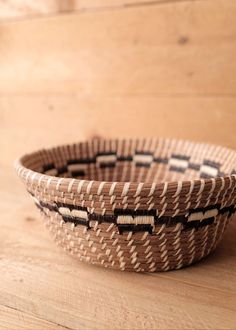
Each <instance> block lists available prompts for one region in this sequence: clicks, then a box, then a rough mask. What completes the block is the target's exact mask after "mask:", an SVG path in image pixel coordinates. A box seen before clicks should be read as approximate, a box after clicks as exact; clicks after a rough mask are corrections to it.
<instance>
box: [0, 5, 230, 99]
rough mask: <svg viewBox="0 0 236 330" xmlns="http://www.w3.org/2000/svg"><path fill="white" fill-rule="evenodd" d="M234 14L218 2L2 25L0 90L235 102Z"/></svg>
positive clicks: (145, 7)
mask: <svg viewBox="0 0 236 330" xmlns="http://www.w3.org/2000/svg"><path fill="white" fill-rule="evenodd" d="M208 13H211V14H210V15H208ZM235 15H236V2H235V1H234V0H231V1H230V0H227V1H222V0H216V1H197V2H196V3H195V2H193V3H192V2H189V1H187V2H180V3H173V4H172V5H164V6H152V7H151V8H150V6H144V7H138V8H130V9H125V10H124V9H120V10H116V11H114V12H112V14H111V12H109V11H108V12H99V13H84V14H83V13H81V14H75V15H63V16H57V17H55V18H47V19H42V20H33V21H21V22H13V23H11V24H10V23H1V24H0V36H1V38H0V49H1V52H0V62H1V80H0V93H1V94H2V93H13V94H15V93H22V92H24V93H26V92H27V93H34V94H38V93H44V94H48V93H54V94H55V93H57V94H58V93H60V94H65V93H66V94H68V93H73V94H79V95H81V96H84V97H85V96H90V97H94V96H96V95H98V96H102V97H105V96H109V97H113V96H126V97H130V96H140V97H141V96H142V97H144V96H153V95H155V96H158V95H168V96H169V95H175V96H176V95H178V96H189V95H192V96H193V95H194V96H234V97H235V89H236V63H235V60H234V59H235V51H236V45H235V42H233V40H234V38H235V35H236V23H235ZM170 22H171V24H170ZM29 31H30V33H29ZM32 36H33V37H32ZM13 82H14V83H13Z"/></svg>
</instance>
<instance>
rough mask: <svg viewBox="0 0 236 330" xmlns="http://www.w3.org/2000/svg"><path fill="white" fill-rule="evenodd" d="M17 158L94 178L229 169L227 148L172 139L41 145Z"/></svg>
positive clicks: (41, 168) (60, 173)
mask: <svg viewBox="0 0 236 330" xmlns="http://www.w3.org/2000/svg"><path fill="white" fill-rule="evenodd" d="M21 161H22V164H23V165H24V166H25V167H27V168H29V169H31V170H34V171H36V172H40V173H45V174H48V175H52V176H57V177H65V178H79V179H85V180H98V181H118V182H124V181H130V182H166V181H176V180H192V179H198V178H214V177H219V176H224V175H228V174H231V173H234V164H235V162H236V157H235V152H234V151H233V150H230V149H228V148H224V147H219V146H213V145H207V144H201V143H193V142H189V141H182V140H171V139H140V140H128V139H127V140H91V141H87V142H81V143H76V144H72V145H65V146H59V147H55V148H51V149H43V150H40V151H38V152H34V153H32V154H29V155H26V156H24V157H23V158H22V159H21Z"/></svg>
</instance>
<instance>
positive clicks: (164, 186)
mask: <svg viewBox="0 0 236 330" xmlns="http://www.w3.org/2000/svg"><path fill="white" fill-rule="evenodd" d="M142 139H146V140H151V139H153V138H151V137H148V138H123V139H121V138H118V139H116V138H103V139H99V141H117V140H119V141H127V140H130V141H133V140H142ZM154 139H157V140H159V139H162V140H169V141H180V142H181V141H182V142H185V143H192V144H200V145H204V146H209V147H219V148H223V149H225V150H228V151H231V152H234V153H235V155H236V150H234V149H232V148H229V147H226V146H221V145H217V144H212V143H204V142H197V141H191V140H188V139H177V138H164V137H155V138H154ZM87 141H92V140H88V139H87V140H81V141H77V142H74V143H73V142H72V143H66V144H58V145H54V146H50V147H47V148H40V149H37V150H35V151H31V152H29V153H26V154H23V155H22V156H20V157H18V158H17V159H16V160H15V161H14V168H15V170H16V172H17V174H18V176H19V177H21V178H22V179H23V180H26V181H27V182H28V183H30V182H31V183H33V182H38V184H39V185H40V184H46V185H47V187H48V188H49V187H54V189H55V186H57V187H58V188H57V189H58V190H59V191H60V186H61V185H62V183H63V187H64V188H66V189H67V190H68V192H69V191H70V190H71V188H72V186H73V185H77V186H81V187H82V186H84V187H90V189H91V188H92V186H93V188H94V187H96V189H91V190H92V191H93V194H96V193H95V192H94V191H95V190H97V188H98V187H99V186H100V185H101V184H102V185H106V186H108V187H109V186H110V187H111V186H112V185H114V184H116V185H119V186H120V187H121V188H122V187H123V188H124V187H128V190H132V191H133V190H137V189H139V187H142V191H143V190H147V191H148V190H153V191H156V190H160V191H161V190H163V193H164V191H165V193H168V192H169V191H172V192H175V190H176V192H175V196H177V195H178V194H179V193H180V192H181V190H182V189H184V188H189V186H190V187H191V188H190V190H192V189H193V187H196V186H200V187H201V188H200V189H202V190H204V187H205V186H206V185H207V184H208V185H209V184H210V185H211V186H212V185H214V186H215V185H216V184H220V185H221V187H222V188H221V189H223V187H225V184H226V183H227V185H230V186H231V185H232V183H233V182H232V181H235V183H236V174H225V175H222V176H218V177H212V178H199V179H198V178H197V179H192V180H173V181H165V182H154V181H150V182H141V181H140V182H136V181H99V180H92V179H91V180H84V179H75V178H62V177H57V176H52V175H48V174H44V173H40V172H37V171H34V170H32V169H30V168H28V167H26V166H25V165H24V164H23V160H24V158H25V157H30V156H32V155H34V154H35V153H36V152H38V151H43V150H44V151H45V150H46V151H47V150H51V149H53V148H56V147H66V146H70V145H73V144H76V143H86V142H87ZM63 191H64V190H63ZM90 193H91V192H90Z"/></svg>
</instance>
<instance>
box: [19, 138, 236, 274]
mask: <svg viewBox="0 0 236 330" xmlns="http://www.w3.org/2000/svg"><path fill="white" fill-rule="evenodd" d="M235 166H236V152H235V151H233V150H230V149H227V148H223V147H218V146H212V145H207V144H199V143H192V142H189V141H178V140H171V139H139V140H129V139H127V140H91V141H88V142H81V143H76V144H72V145H65V146H59V147H55V148H51V149H46V150H45V149H44V150H40V151H37V152H34V153H31V154H28V155H25V156H23V157H22V158H21V159H20V160H18V161H17V162H16V170H17V173H18V175H19V176H20V178H21V179H22V180H23V182H24V183H25V185H26V187H27V190H28V192H29V193H30V195H31V196H32V198H33V200H34V202H35V204H36V206H37V207H38V208H39V210H40V211H41V213H42V214H43V215H44V218H45V220H46V226H47V227H48V228H49V230H50V232H51V233H52V235H53V236H54V239H55V241H56V243H57V244H58V245H61V246H62V247H63V248H64V250H66V251H68V252H69V253H71V254H73V255H74V256H76V257H78V258H79V260H82V261H87V262H90V263H92V264H98V265H103V266H104V267H111V268H115V269H120V270H128V271H137V272H140V271H148V272H155V271H167V270H170V269H178V268H181V267H183V266H186V265H190V264H192V263H193V262H196V261H197V260H200V259H201V258H203V257H204V256H206V255H208V254H209V253H210V252H211V251H212V250H214V249H215V247H216V245H217V244H218V242H219V241H220V240H221V238H222V235H223V233H224V231H225V228H226V226H227V224H228V222H229V220H230V219H231V216H232V214H233V213H234V212H235V210H236V209H235V204H236V174H235V173H236V172H235Z"/></svg>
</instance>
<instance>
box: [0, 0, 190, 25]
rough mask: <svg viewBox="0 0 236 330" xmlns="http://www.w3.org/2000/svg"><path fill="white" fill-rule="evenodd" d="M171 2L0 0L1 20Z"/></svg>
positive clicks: (129, 0) (154, 0) (149, 0)
mask: <svg viewBox="0 0 236 330" xmlns="http://www.w3.org/2000/svg"><path fill="white" fill-rule="evenodd" d="M172 1H173V2H179V1H182V0H172ZM172 1H171V2H172ZM190 1H196V0H190ZM169 2H170V0H73V1H70V0H47V1H45V0H37V1H30V0H24V1H16V0H0V20H4V21H6V20H14V19H19V18H20V19H27V18H32V17H33V18H35V17H43V16H47V15H56V14H61V13H64V12H75V11H82V12H85V11H101V10H105V11H110V10H111V11H112V10H115V9H119V8H128V7H133V6H135V7H137V6H145V5H146V6H155V5H158V4H161V5H163V4H165V3H167V4H168V3H169Z"/></svg>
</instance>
